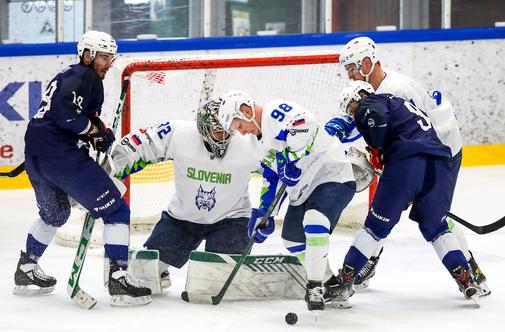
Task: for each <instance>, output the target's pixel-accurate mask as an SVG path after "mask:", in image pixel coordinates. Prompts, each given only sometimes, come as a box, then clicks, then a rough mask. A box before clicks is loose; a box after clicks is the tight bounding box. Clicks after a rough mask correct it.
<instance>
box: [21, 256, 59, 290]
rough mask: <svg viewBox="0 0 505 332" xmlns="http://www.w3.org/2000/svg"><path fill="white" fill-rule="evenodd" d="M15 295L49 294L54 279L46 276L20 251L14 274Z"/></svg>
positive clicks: (53, 285)
mask: <svg viewBox="0 0 505 332" xmlns="http://www.w3.org/2000/svg"><path fill="white" fill-rule="evenodd" d="M14 284H15V286H14V291H13V293H14V294H15V295H23V296H31V295H41V294H49V293H51V292H52V291H53V290H54V288H55V285H56V279H55V278H53V277H51V276H48V275H46V274H45V273H44V271H42V269H41V268H40V266H39V265H38V264H37V262H35V261H34V260H33V259H31V258H30V257H29V256H28V254H27V253H25V252H23V251H21V254H20V257H19V261H18V266H17V269H16V273H14Z"/></svg>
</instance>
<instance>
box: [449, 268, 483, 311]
mask: <svg viewBox="0 0 505 332" xmlns="http://www.w3.org/2000/svg"><path fill="white" fill-rule="evenodd" d="M451 275H452V277H453V278H454V280H456V283H457V284H458V287H459V291H460V292H461V293H463V295H464V296H465V298H466V299H468V300H472V301H474V302H475V303H477V297H478V296H479V295H478V294H477V285H476V284H475V281H473V279H472V275H471V274H470V272H469V271H468V270H466V269H465V268H464V267H462V266H458V267H457V268H455V269H454V270H452V272H451Z"/></svg>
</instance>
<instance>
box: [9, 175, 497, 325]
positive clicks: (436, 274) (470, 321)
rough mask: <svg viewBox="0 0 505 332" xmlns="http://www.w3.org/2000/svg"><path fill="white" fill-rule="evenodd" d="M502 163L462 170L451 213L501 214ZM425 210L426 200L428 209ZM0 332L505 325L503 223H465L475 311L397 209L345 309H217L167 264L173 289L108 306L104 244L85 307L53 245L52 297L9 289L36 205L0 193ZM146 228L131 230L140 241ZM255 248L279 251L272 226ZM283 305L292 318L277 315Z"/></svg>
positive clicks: (67, 252)
mask: <svg viewBox="0 0 505 332" xmlns="http://www.w3.org/2000/svg"><path fill="white" fill-rule="evenodd" d="M504 185H505V166H487V167H470V168H463V169H462V171H461V173H460V178H459V182H458V186H457V190H456V194H455V199H454V204H453V208H452V212H453V213H455V214H457V215H458V216H461V217H463V218H465V219H466V220H468V221H470V222H472V223H475V224H479V225H483V224H488V223H491V222H493V221H495V220H497V219H499V218H501V217H503V215H504V214H505V206H504V194H503V187H504ZM427 208H429V207H427ZM0 211H1V219H0V220H1V221H0V225H1V236H0V252H1V256H0V271H1V273H0V317H1V318H0V331H2V332H4V331H51V332H56V331H65V332H66V331H76V332H77V331H86V332H89V331H110V332H116V331H117V332H126V331H146V332H147V331H294V330H298V331H320V330H328V331H489V332H492V331H504V330H505V327H504V325H505V318H504V312H505V300H504V298H505V282H504V276H505V228H504V229H501V230H499V231H496V232H494V233H491V234H487V235H477V234H475V233H472V232H471V231H470V230H467V229H464V232H465V233H466V234H467V238H468V242H469V246H470V249H471V250H472V251H473V253H474V255H475V257H476V259H477V262H478V263H479V265H480V266H481V268H482V270H483V272H484V273H485V274H486V276H487V278H488V285H489V287H490V288H491V290H492V294H491V295H490V296H488V297H486V298H481V299H480V308H477V307H476V306H475V305H474V304H473V303H472V302H470V301H467V300H465V299H464V298H463V296H462V294H461V293H459V291H458V289H457V286H456V283H455V282H454V281H453V280H452V278H451V277H450V275H449V274H448V272H447V271H446V270H445V269H444V267H443V265H442V264H441V263H440V262H439V260H438V258H437V256H436V254H435V251H434V250H433V248H432V246H431V245H430V244H428V243H426V242H424V240H423V239H422V237H421V235H420V233H419V231H418V229H417V227H416V224H415V223H413V222H411V221H409V220H408V219H407V218H406V214H404V216H403V219H402V221H401V222H400V223H399V225H398V226H397V227H396V229H394V230H393V232H392V234H391V236H390V238H389V241H388V242H387V244H386V246H385V249H384V253H383V255H382V256H381V262H380V264H379V266H378V270H377V274H376V276H375V277H374V278H373V279H372V282H371V285H370V287H369V288H368V289H367V290H365V291H363V292H361V293H358V294H356V295H354V296H353V297H352V298H351V302H352V303H353V307H352V308H351V309H340V310H339V309H333V308H328V309H327V310H326V311H324V312H322V313H321V314H320V315H319V319H318V322H317V323H316V322H314V319H313V317H312V315H311V314H309V313H308V312H307V310H306V307H305V303H304V302H303V301H301V300H279V299H275V300H274V299H264V300H251V299H244V300H240V301H236V300H235V301H230V300H227V299H226V297H225V299H224V300H223V302H222V303H221V304H219V305H217V306H210V305H202V304H192V303H186V302H183V301H182V300H181V298H180V293H181V291H182V290H183V288H184V282H185V274H186V270H185V268H183V269H181V270H175V269H171V271H170V272H171V276H172V283H173V285H172V287H171V288H169V289H168V291H167V292H165V293H164V294H162V295H159V296H154V297H153V302H152V303H151V304H149V305H147V306H142V307H132V308H114V307H111V306H110V298H109V295H108V293H107V290H106V289H105V288H104V287H103V283H102V266H103V265H102V264H103V262H102V256H103V251H102V250H101V249H92V250H90V251H89V252H88V256H87V260H86V263H85V265H84V271H83V274H82V276H81V279H80V280H81V281H80V283H81V287H82V288H83V289H84V290H86V291H87V292H88V293H90V294H92V295H93V296H94V297H95V298H96V299H97V300H98V304H97V305H96V306H95V308H93V309H92V310H89V311H86V310H83V309H81V308H80V307H77V306H76V305H75V304H74V303H73V302H72V301H71V300H70V299H69V298H68V297H67V294H66V281H67V279H68V277H69V273H70V267H71V264H72V262H73V259H74V255H75V249H71V248H64V247H60V246H58V245H56V244H54V243H53V244H52V245H51V246H50V247H49V248H48V250H47V251H46V254H45V256H44V257H43V258H42V259H41V261H40V264H41V266H42V268H43V269H44V271H45V272H46V273H48V274H50V275H53V276H55V277H56V278H57V279H58V284H57V286H56V290H55V291H54V293H53V294H51V295H48V296H40V297H28V298H27V297H18V296H14V295H12V288H13V275H14V270H15V266H16V263H17V260H18V257H19V250H20V249H23V248H24V242H25V237H26V232H27V231H28V229H29V227H30V225H31V222H32V220H33V219H34V218H35V217H36V214H37V209H36V204H35V199H34V195H33V192H32V191H31V190H5V191H0ZM144 239H145V235H144V236H142V235H135V236H133V237H132V245H134V246H140V245H141V244H142V243H143V240H144ZM351 241H352V235H350V234H340V233H338V232H337V233H334V234H333V236H332V238H331V252H330V260H331V265H332V267H333V268H334V269H338V268H339V267H340V265H341V263H342V260H343V257H344V254H345V252H346V250H347V248H348V246H349V245H350V243H351ZM253 252H254V253H285V250H284V248H283V246H282V241H281V239H280V232H279V230H277V231H276V232H275V233H274V235H273V236H272V237H271V238H269V239H268V240H267V241H266V242H265V243H264V244H262V245H256V246H255V247H254V249H253ZM287 312H295V313H297V314H298V318H299V319H298V323H297V324H296V325H293V326H289V325H287V324H286V323H285V321H284V316H285V315H286V313H287Z"/></svg>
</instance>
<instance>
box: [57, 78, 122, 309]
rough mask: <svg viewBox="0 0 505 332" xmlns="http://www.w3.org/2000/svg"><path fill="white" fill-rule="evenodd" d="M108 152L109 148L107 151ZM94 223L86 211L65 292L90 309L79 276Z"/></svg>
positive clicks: (116, 119) (118, 114)
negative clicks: (80, 285)
mask: <svg viewBox="0 0 505 332" xmlns="http://www.w3.org/2000/svg"><path fill="white" fill-rule="evenodd" d="M129 84H130V78H129V77H126V78H125V81H124V83H123V87H122V89H121V95H120V97H119V104H118V106H117V109H116V113H115V114H114V121H113V123H112V129H111V130H112V132H113V133H114V134H115V133H116V131H117V127H118V125H119V119H120V117H121V111H122V109H123V104H124V101H125V98H126V91H127V90H128V86H129ZM108 152H110V148H109V151H108ZM99 159H100V152H98V153H97V156H96V161H97V162H98V161H99ZM94 225H95V219H94V218H93V216H92V215H91V213H90V212H87V213H86V218H85V219H84V225H83V226H82V232H81V238H80V240H79V245H78V247H77V252H76V254H75V258H74V263H73V264H72V271H70V278H69V279H68V285H67V294H68V296H70V298H71V299H72V300H73V301H74V302H75V303H76V304H77V305H78V306H80V307H82V308H84V309H91V308H93V307H94V306H95V305H96V300H95V299H94V298H93V297H92V296H91V295H89V294H88V293H86V292H85V291H83V290H82V289H81V287H79V278H80V277H81V272H82V267H83V265H84V260H85V259H86V253H87V251H88V247H89V242H90V240H91V233H92V232H93V226H94Z"/></svg>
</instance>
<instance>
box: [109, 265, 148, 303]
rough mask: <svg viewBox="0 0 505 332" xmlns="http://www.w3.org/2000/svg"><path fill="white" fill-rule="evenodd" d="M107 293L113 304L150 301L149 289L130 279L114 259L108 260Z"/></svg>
mask: <svg viewBox="0 0 505 332" xmlns="http://www.w3.org/2000/svg"><path fill="white" fill-rule="evenodd" d="M109 294H110V295H111V304H112V305H113V306H131V305H141V304H148V303H150V302H151V300H152V299H151V290H150V289H149V288H147V287H143V286H141V285H140V284H139V283H138V281H136V280H132V278H131V277H130V276H129V275H128V273H127V272H126V270H123V269H122V268H120V267H119V265H118V264H117V262H116V261H113V260H111V261H110V270H109Z"/></svg>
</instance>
